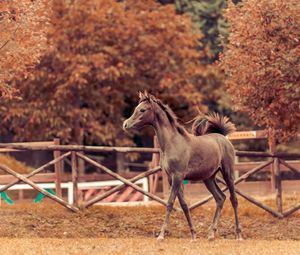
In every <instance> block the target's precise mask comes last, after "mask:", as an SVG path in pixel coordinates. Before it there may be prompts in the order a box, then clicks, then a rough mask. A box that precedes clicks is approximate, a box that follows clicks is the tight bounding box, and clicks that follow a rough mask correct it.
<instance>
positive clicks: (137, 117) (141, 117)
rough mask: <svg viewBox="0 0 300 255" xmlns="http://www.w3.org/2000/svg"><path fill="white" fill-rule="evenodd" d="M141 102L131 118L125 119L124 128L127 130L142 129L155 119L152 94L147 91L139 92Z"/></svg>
mask: <svg viewBox="0 0 300 255" xmlns="http://www.w3.org/2000/svg"><path fill="white" fill-rule="evenodd" d="M139 97H140V102H139V104H138V106H137V107H136V108H135V109H134V112H133V114H132V115H131V117H130V118H128V119H127V120H125V121H124V123H123V129H124V130H125V131H131V130H140V129H141V128H143V127H144V126H147V125H152V124H153V123H154V120H155V113H154V110H153V105H152V103H153V102H152V99H151V95H149V94H148V93H147V92H144V93H142V92H139Z"/></svg>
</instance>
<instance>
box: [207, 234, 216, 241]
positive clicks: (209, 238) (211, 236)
mask: <svg viewBox="0 0 300 255" xmlns="http://www.w3.org/2000/svg"><path fill="white" fill-rule="evenodd" d="M207 239H208V241H214V240H215V235H214V234H209V235H208V238H207Z"/></svg>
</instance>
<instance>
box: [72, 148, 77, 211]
mask: <svg viewBox="0 0 300 255" xmlns="http://www.w3.org/2000/svg"><path fill="white" fill-rule="evenodd" d="M71 163H72V183H73V201H74V204H75V206H78V202H79V194H78V172H79V171H78V164H77V156H76V152H75V151H72V154H71Z"/></svg>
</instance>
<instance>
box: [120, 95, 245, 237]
mask: <svg viewBox="0 0 300 255" xmlns="http://www.w3.org/2000/svg"><path fill="white" fill-rule="evenodd" d="M145 126H151V127H152V128H153V129H154V130H155V133H156V135H157V138H158V142H159V145H160V166H161V168H162V170H163V171H165V172H166V173H167V176H168V181H169V183H170V186H171V190H170V195H169V198H168V201H167V211H166V215H165V220H164V223H163V225H162V227H161V230H160V234H159V236H158V237H157V239H158V240H163V239H164V237H165V232H166V229H167V228H168V225H169V219H170V214H171V211H172V210H173V205H174V202H175V199H176V197H178V200H179V204H180V206H181V208H182V210H183V212H184V214H185V217H186V220H187V223H188V225H189V228H190V232H191V236H192V240H195V239H196V232H195V228H194V225H193V222H192V218H191V214H190V210H189V207H188V205H187V203H186V201H185V198H184V194H183V185H182V183H183V180H194V181H195V180H198V181H199V180H200V181H203V182H204V184H205V186H206V188H207V189H208V190H209V191H210V193H211V194H212V195H213V197H214V199H215V202H216V210H215V214H214V217H213V220H212V223H211V226H210V228H209V233H208V240H214V239H215V235H216V232H217V225H218V221H219V218H220V214H221V210H222V207H223V204H224V201H225V199H226V196H225V194H224V193H223V192H222V190H221V189H220V188H219V186H218V185H217V182H216V179H215V176H216V174H217V173H218V172H221V173H222V175H223V178H224V181H225V182H226V185H227V186H228V189H229V192H230V201H231V204H232V207H233V210H234V216H235V234H236V238H237V239H239V240H241V239H242V235H241V228H240V224H239V219H238V211H237V208H238V201H237V198H236V194H235V187H234V177H233V167H234V158H235V151H234V148H233V145H232V144H231V142H230V141H229V140H228V139H227V138H226V135H228V134H230V133H231V132H233V131H235V126H234V124H233V123H231V122H230V121H229V119H228V118H227V117H225V116H221V115H219V114H217V113H213V114H209V115H206V116H205V117H201V116H199V117H197V118H196V119H195V121H194V123H193V126H192V133H189V132H188V131H187V130H186V129H185V128H184V127H183V125H181V124H180V123H179V122H178V120H177V117H176V115H175V114H174V112H173V111H172V110H171V108H170V107H169V106H168V105H166V104H164V103H163V102H162V101H161V100H159V99H158V98H156V97H154V96H153V95H151V94H149V93H148V92H143V93H142V92H139V104H138V105H137V106H136V108H135V109H134V112H133V114H132V115H131V117H129V118H128V119H127V120H125V121H124V123H123V130H124V131H126V132H131V131H135V132H136V131H139V130H141V129H142V128H143V127H145Z"/></svg>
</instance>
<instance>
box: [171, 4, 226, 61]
mask: <svg viewBox="0 0 300 255" xmlns="http://www.w3.org/2000/svg"><path fill="white" fill-rule="evenodd" d="M226 2H227V1H226V0H210V1H203V0H175V5H176V9H177V11H178V12H179V13H188V14H189V15H190V16H191V18H192V20H193V22H194V24H195V25H196V27H197V28H198V29H199V30H200V31H201V33H202V34H203V37H202V39H201V40H200V42H201V44H200V47H201V49H203V50H204V51H205V52H206V54H205V56H204V57H203V58H202V62H204V63H212V62H214V61H215V60H217V59H218V55H219V53H220V52H222V45H221V40H222V39H225V38H226V37H227V35H228V29H227V27H228V26H227V23H226V21H225V19H224V18H223V16H222V12H223V10H224V8H226Z"/></svg>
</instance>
